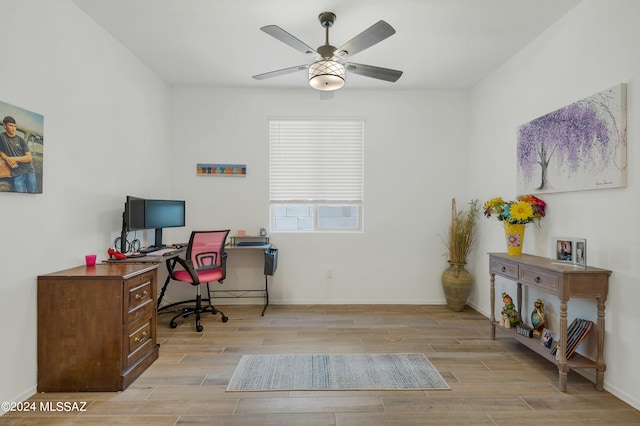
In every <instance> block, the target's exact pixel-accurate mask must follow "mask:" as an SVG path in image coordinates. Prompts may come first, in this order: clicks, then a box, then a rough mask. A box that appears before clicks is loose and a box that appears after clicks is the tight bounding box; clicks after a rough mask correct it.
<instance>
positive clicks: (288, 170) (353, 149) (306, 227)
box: [269, 120, 364, 231]
mask: <svg viewBox="0 0 640 426" xmlns="http://www.w3.org/2000/svg"><path fill="white" fill-rule="evenodd" d="M269 143H270V160H269V162H270V173H269V178H270V179H269V194H270V201H271V229H272V230H273V231H340V230H342V231H357V230H361V229H362V193H363V191H362V183H363V145H364V121H363V120H271V121H270V122H269Z"/></svg>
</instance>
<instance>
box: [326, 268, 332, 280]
mask: <svg viewBox="0 0 640 426" xmlns="http://www.w3.org/2000/svg"><path fill="white" fill-rule="evenodd" d="M326 277H327V278H333V267H332V266H329V267H327V271H326Z"/></svg>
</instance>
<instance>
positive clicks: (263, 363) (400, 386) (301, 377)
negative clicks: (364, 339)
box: [227, 353, 449, 391]
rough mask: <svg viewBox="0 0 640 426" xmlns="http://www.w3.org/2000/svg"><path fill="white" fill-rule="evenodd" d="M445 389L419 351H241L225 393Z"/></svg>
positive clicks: (434, 370)
mask: <svg viewBox="0 0 640 426" xmlns="http://www.w3.org/2000/svg"><path fill="white" fill-rule="evenodd" d="M427 389H449V385H448V384H447V382H446V381H445V380H444V379H443V378H442V376H441V375H440V373H438V371H437V370H436V369H435V367H434V366H433V365H432V364H431V362H430V361H429V360H428V359H427V357H426V356H425V355H424V354H402V353H401V354H345V355H336V354H293V355H243V356H242V358H241V359H240V362H239V363H238V366H237V367H236V370H235V372H234V373H233V376H232V377H231V380H230V381H229V384H228V386H227V391H283V390H427Z"/></svg>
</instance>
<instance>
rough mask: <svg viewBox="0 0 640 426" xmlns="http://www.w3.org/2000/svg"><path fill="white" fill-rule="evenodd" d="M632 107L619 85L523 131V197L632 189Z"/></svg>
mask: <svg viewBox="0 0 640 426" xmlns="http://www.w3.org/2000/svg"><path fill="white" fill-rule="evenodd" d="M626 105H627V96H626V84H619V85H617V86H615V87H612V88H610V89H607V90H604V91H602V92H600V93H597V94H595V95H593V96H590V97H588V98H585V99H582V100H580V101H577V102H574V103H572V104H571V105H568V106H565V107H563V108H560V109H559V110H556V111H554V112H551V113H549V114H546V115H544V116H542V117H539V118H536V119H535V120H532V121H530V122H528V123H525V124H523V125H522V126H520V127H519V128H518V150H517V152H518V184H517V193H518V194H519V195H524V194H541V193H551V192H566V191H581V190H590V189H607V188H619V187H624V186H626V185H627V108H626Z"/></svg>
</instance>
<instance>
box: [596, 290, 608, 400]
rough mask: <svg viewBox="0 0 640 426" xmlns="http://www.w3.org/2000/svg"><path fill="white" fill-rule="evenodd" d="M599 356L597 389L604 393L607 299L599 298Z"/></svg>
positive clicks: (597, 357)
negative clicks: (605, 305)
mask: <svg viewBox="0 0 640 426" xmlns="http://www.w3.org/2000/svg"><path fill="white" fill-rule="evenodd" d="M596 300H597V301H598V320H597V327H598V354H597V355H596V389H597V390H599V391H602V390H603V389H604V370H605V369H606V366H605V364H604V302H605V298H602V297H598V298H596Z"/></svg>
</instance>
